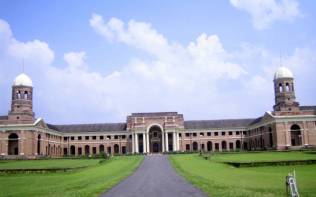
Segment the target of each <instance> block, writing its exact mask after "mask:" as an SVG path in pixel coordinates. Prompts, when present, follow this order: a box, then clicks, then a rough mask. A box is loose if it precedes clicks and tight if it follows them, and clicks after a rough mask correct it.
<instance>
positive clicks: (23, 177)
mask: <svg viewBox="0 0 316 197" xmlns="http://www.w3.org/2000/svg"><path fill="white" fill-rule="evenodd" d="M142 160H143V157H142V156H122V157H114V158H112V159H110V160H109V161H106V162H104V163H102V164H96V165H94V163H93V162H98V160H74V161H72V160H67V161H68V162H69V163H68V162H67V161H62V160H47V161H49V162H52V163H51V164H48V163H46V162H44V163H41V161H31V162H30V163H27V165H31V163H32V162H34V163H35V164H36V163H37V162H40V164H37V166H39V167H45V166H46V167H47V166H56V165H58V166H59V167H62V165H61V163H60V162H65V165H69V164H71V163H72V162H74V163H72V164H73V165H77V166H81V165H88V164H91V165H93V166H91V167H89V168H85V169H82V170H79V171H75V172H69V173H46V174H7V175H0V191H1V192H0V196H6V197H14V196H19V197H20V196H32V197H37V196H45V197H53V196H54V197H55V196H63V197H64V196H65V197H67V196H76V197H77V196H78V197H81V196H82V197H85V196H87V197H88V196H89V197H90V196H99V195H100V194H101V193H102V192H104V191H106V190H108V189H110V188H111V187H112V186H114V185H115V184H117V183H119V182H120V181H121V180H123V179H124V178H126V177H127V176H129V175H130V174H131V173H132V172H133V171H134V170H135V169H136V168H137V167H138V166H139V164H140V163H141V162H142ZM76 161H77V162H78V163H77V164H75V162H76ZM90 161H91V162H92V163H90ZM17 162H21V163H19V164H23V162H24V161H23V162H22V161H17ZM25 162H28V161H25ZM12 163H14V162H12ZM19 164H15V165H17V166H16V167H20V166H19ZM1 165H2V164H1Z"/></svg>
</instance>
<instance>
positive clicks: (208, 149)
mask: <svg viewBox="0 0 316 197" xmlns="http://www.w3.org/2000/svg"><path fill="white" fill-rule="evenodd" d="M207 151H212V142H211V141H208V142H207Z"/></svg>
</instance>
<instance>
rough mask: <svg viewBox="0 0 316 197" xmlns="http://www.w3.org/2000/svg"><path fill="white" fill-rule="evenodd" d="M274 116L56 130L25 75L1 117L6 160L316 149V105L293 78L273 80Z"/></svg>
mask: <svg viewBox="0 0 316 197" xmlns="http://www.w3.org/2000/svg"><path fill="white" fill-rule="evenodd" d="M274 93H275V105H274V106H273V109H274V110H273V111H272V112H266V113H265V114H264V115H263V116H261V117H258V118H253V119H225V120H192V121H190V120H184V117H183V115H182V114H179V113H177V112H158V113H132V114H131V115H129V116H128V117H127V119H126V122H123V123H104V124H76V125H52V124H47V123H46V122H45V121H44V120H43V119H41V118H37V119H36V118H35V115H34V112H33V97H32V95H33V84H32V80H31V79H30V78H29V77H28V76H27V75H25V74H21V75H19V76H17V77H16V79H15V80H14V82H13V86H12V101H11V110H10V111H9V113H8V115H6V116H0V155H1V157H13V158H15V157H28V158H35V157H37V156H51V157H60V156H63V155H94V154H99V153H100V152H105V153H110V154H127V153H155V152H169V151H199V150H204V151H232V150H268V149H275V150H287V149H299V148H302V147H313V146H316V106H300V104H299V103H298V102H297V101H296V99H295V89H294V78H293V74H292V73H291V71H290V70H288V69H287V68H285V67H280V68H278V70H277V71H276V73H275V76H274Z"/></svg>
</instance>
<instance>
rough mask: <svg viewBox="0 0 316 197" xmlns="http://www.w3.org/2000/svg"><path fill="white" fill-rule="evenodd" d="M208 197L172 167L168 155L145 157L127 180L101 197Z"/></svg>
mask: <svg viewBox="0 0 316 197" xmlns="http://www.w3.org/2000/svg"><path fill="white" fill-rule="evenodd" d="M130 196H133V197H142V196H146V197H206V196H207V195H206V194H204V193H203V192H202V191H201V190H199V189H197V188H195V187H193V186H192V185H191V184H190V183H188V182H187V181H186V180H185V179H184V178H183V177H181V176H179V175H178V174H177V173H176V172H175V170H174V169H173V168H172V167H171V165H170V163H169V160H168V156H167V155H160V154H154V155H148V156H145V159H144V161H143V163H142V164H141V165H140V166H139V168H138V169H137V170H136V171H135V172H134V174H132V175H131V176H129V177H128V178H127V179H125V180H124V181H122V182H121V183H119V184H118V185H116V186H114V187H113V188H112V189H110V190H109V191H107V192H106V193H104V194H102V195H101V197H130Z"/></svg>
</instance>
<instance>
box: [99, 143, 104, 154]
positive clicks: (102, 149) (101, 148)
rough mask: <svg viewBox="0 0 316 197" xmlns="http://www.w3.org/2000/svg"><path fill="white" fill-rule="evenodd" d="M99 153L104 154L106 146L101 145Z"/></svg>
mask: <svg viewBox="0 0 316 197" xmlns="http://www.w3.org/2000/svg"><path fill="white" fill-rule="evenodd" d="M99 152H100V153H104V145H103V144H101V145H100V146H99Z"/></svg>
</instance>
